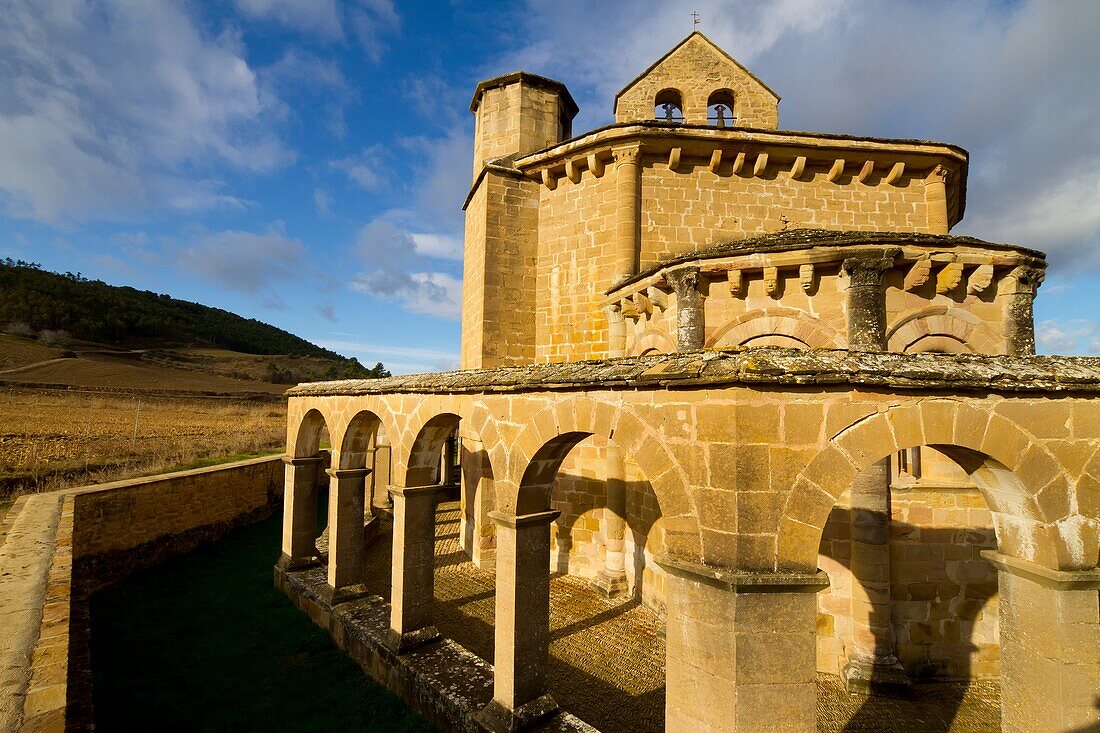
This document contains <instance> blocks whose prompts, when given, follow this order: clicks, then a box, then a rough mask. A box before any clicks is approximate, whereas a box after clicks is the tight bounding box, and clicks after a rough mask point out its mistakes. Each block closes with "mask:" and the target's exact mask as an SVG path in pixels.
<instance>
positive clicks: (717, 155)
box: [707, 148, 722, 173]
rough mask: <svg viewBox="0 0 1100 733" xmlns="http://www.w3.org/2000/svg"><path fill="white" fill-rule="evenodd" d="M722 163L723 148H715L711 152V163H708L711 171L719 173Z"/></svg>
mask: <svg viewBox="0 0 1100 733" xmlns="http://www.w3.org/2000/svg"><path fill="white" fill-rule="evenodd" d="M720 165H722V148H715V149H714V152H713V153H711V154H710V163H709V164H708V165H707V167H708V168H710V172H711V173H718V166H720Z"/></svg>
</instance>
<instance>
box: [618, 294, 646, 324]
mask: <svg viewBox="0 0 1100 733" xmlns="http://www.w3.org/2000/svg"><path fill="white" fill-rule="evenodd" d="M619 311H620V312H622V314H623V317H624V318H633V319H638V318H640V317H641V315H642V314H641V313H640V312H639V311H638V307H637V306H635V305H634V301H633V300H631V299H630V298H623V299H622V300H620V301H619Z"/></svg>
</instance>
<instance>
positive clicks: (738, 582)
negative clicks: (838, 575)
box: [653, 552, 829, 593]
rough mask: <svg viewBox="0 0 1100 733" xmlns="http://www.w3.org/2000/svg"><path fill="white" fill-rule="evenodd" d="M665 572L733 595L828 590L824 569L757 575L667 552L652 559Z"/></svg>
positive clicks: (827, 578) (827, 580) (827, 577)
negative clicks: (724, 590)
mask: <svg viewBox="0 0 1100 733" xmlns="http://www.w3.org/2000/svg"><path fill="white" fill-rule="evenodd" d="M653 559H654V561H655V562H656V563H657V564H658V565H660V566H661V567H662V568H663V569H664V570H665V571H667V572H669V573H671V574H672V575H676V576H678V577H681V578H685V579H687V580H694V581H697V582H700V583H706V584H707V585H712V586H715V587H719V588H724V589H726V590H729V591H731V592H733V593H817V592H818V591H822V590H825V589H826V588H828V587H829V576H828V575H826V574H825V571H824V570H818V571H817V572H816V573H798V572H790V573H756V572H749V571H745V570H737V569H735V568H722V567H715V566H713V565H704V564H702V563H700V562H698V561H695V560H688V559H685V558H682V557H676V556H675V555H670V554H668V553H667V552H666V553H662V554H660V555H658V556H657V557H655V558H653Z"/></svg>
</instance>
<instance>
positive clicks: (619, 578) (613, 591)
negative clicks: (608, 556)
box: [592, 570, 629, 598]
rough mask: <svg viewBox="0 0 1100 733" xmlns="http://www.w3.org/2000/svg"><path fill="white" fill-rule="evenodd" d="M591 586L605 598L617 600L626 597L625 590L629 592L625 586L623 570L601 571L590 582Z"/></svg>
mask: <svg viewBox="0 0 1100 733" xmlns="http://www.w3.org/2000/svg"><path fill="white" fill-rule="evenodd" d="M592 585H593V586H595V588H596V590H598V591H599V592H600V593H601V594H603V596H604V597H605V598H617V597H619V596H623V595H626V592H627V590H629V588H628V586H627V584H626V571H625V570H620V571H618V572H609V571H607V570H601V571H600V572H599V574H598V575H597V576H596V578H595V579H594V580H593V581H592Z"/></svg>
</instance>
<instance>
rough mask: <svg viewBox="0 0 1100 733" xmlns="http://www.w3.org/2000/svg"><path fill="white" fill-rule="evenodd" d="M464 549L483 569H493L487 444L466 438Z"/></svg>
mask: <svg viewBox="0 0 1100 733" xmlns="http://www.w3.org/2000/svg"><path fill="white" fill-rule="evenodd" d="M462 451H463V452H462V510H461V512H460V515H461V520H460V522H461V526H460V533H461V534H460V541H461V544H462V549H463V550H464V551H465V552H466V554H467V555H469V556H470V560H471V561H472V562H473V563H474V565H476V566H477V567H479V568H491V567H493V557H494V554H495V549H494V539H495V538H494V535H493V522H492V520H490V519H489V512H490V511H491V510H492V508H493V500H494V497H493V479H492V471H491V467H490V466H489V459H488V457H487V456H486V454H485V444H484V443H482V441H481V440H479V439H477V438H472V437H463V438H462Z"/></svg>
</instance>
